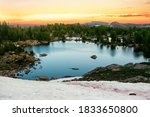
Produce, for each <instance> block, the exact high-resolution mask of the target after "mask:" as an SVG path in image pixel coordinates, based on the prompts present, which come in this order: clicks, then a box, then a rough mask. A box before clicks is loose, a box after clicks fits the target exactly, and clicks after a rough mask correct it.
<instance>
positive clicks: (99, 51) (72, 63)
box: [20, 41, 148, 80]
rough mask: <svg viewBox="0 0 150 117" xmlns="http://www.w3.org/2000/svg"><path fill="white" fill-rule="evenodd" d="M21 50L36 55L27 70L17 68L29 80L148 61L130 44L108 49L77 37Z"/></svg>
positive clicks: (80, 73) (79, 74)
mask: <svg viewBox="0 0 150 117" xmlns="http://www.w3.org/2000/svg"><path fill="white" fill-rule="evenodd" d="M25 50H26V51H31V50H32V51H33V52H34V53H35V57H36V58H39V59H40V62H36V63H35V65H34V66H33V67H31V68H27V69H29V70H30V72H29V73H28V74H25V73H24V71H20V74H23V75H22V76H20V78H23V79H29V80H32V79H37V77H38V76H47V77H49V78H51V77H59V78H60V77H64V76H82V75H83V74H85V73H87V72H88V71H91V70H92V69H94V68H96V67H99V66H107V65H110V64H120V65H124V64H127V63H131V62H132V63H139V62H146V61H148V59H146V58H144V56H143V55H142V53H134V51H133V48H129V47H122V46H117V47H116V49H111V48H110V47H108V46H102V45H97V44H94V43H89V42H86V43H82V42H81V41H78V42H76V41H66V42H62V41H58V42H51V43H50V44H49V45H42V46H32V47H27V48H26V49H25ZM43 53H44V54H47V56H45V57H41V56H40V54H43ZM92 55H96V56H97V59H91V56H92ZM71 68H79V70H72V69H71Z"/></svg>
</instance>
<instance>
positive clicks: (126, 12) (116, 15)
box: [0, 0, 150, 24]
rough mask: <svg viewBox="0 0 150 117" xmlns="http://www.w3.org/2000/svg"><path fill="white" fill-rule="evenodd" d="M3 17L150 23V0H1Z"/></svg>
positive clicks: (24, 20)
mask: <svg viewBox="0 0 150 117" xmlns="http://www.w3.org/2000/svg"><path fill="white" fill-rule="evenodd" d="M0 21H7V22H9V23H13V24H46V23H84V22H90V21H104V22H113V21H118V22H122V23H150V0H0Z"/></svg>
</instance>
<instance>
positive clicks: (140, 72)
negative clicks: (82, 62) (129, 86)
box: [73, 62, 150, 83]
mask: <svg viewBox="0 0 150 117" xmlns="http://www.w3.org/2000/svg"><path fill="white" fill-rule="evenodd" d="M73 81H119V82H129V83H138V82H143V83H150V62H143V63H136V64H133V63H128V64H126V65H117V64H112V65H109V66H106V67H97V68H95V69H94V70H92V71H90V72H88V73H86V74H85V75H84V76H83V77H82V78H79V79H74V80H73Z"/></svg>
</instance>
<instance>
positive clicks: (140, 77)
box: [124, 76, 149, 83]
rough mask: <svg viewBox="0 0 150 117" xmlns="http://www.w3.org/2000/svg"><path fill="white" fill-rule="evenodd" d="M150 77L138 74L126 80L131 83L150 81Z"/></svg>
mask: <svg viewBox="0 0 150 117" xmlns="http://www.w3.org/2000/svg"><path fill="white" fill-rule="evenodd" d="M148 81H149V78H146V77H144V76H136V77H132V78H128V79H126V80H124V82H129V83H137V82H148Z"/></svg>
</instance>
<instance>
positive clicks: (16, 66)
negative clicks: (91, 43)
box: [0, 40, 150, 83]
mask: <svg viewBox="0 0 150 117" xmlns="http://www.w3.org/2000/svg"><path fill="white" fill-rule="evenodd" d="M48 43H49V42H47V41H40V42H39V41H37V40H26V41H18V42H14V44H15V46H16V47H22V48H24V47H26V46H34V45H43V44H48ZM41 56H46V55H45V54H43V55H41ZM92 57H93V59H96V58H97V56H96V55H93V56H92ZM92 57H91V58H92ZM35 61H36V58H35V57H34V53H33V52H30V53H28V52H24V51H21V52H15V51H10V52H6V53H5V54H4V55H0V76H6V77H13V78H15V77H16V73H17V72H18V71H20V70H23V69H25V67H27V66H32V65H33V64H34V63H35ZM71 69H73V70H79V69H78V68H71ZM39 77H40V76H39ZM39 80H40V79H39ZM42 80H43V79H42ZM44 80H45V79H44ZM76 80H77V81H94V80H96V81H103V80H104V81H120V82H130V83H137V82H144V83H150V62H147V63H146V62H145V63H136V64H133V63H128V64H126V65H117V64H112V65H109V66H106V67H97V68H95V69H94V70H92V71H90V72H88V73H86V74H85V75H83V77H82V78H79V79H74V81H76ZM47 81H48V80H47Z"/></svg>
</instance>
